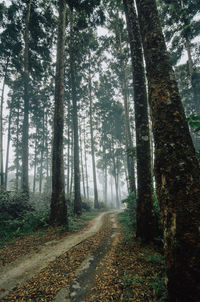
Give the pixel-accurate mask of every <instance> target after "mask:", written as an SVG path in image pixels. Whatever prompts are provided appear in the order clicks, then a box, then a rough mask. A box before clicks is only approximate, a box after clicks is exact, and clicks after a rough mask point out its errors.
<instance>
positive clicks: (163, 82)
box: [136, 0, 200, 302]
mask: <svg viewBox="0 0 200 302" xmlns="http://www.w3.org/2000/svg"><path fill="white" fill-rule="evenodd" d="M136 3H137V9H138V15H139V24H140V31H141V35H142V42H143V48H144V55H145V61H146V69H147V78H148V85H149V102H150V107H151V116H152V127H153V133H154V141H155V178H156V186H157V196H158V200H159V204H160V208H161V214H162V222H163V228H164V240H165V260H166V271H167V287H168V301H176V302H184V301H194V302H195V301H196V302H197V301H200V283H199V281H198V280H200V258H199V254H200V241H199V228H200V211H199V209H200V169H199V165H198V161H197V159H196V156H195V150H194V146H193V144H192V140H191V137H190V134H189V129H188V125H187V122H186V118H185V113H184V110H183V106H182V103H181V99H180V95H179V91H178V88H177V84H176V82H175V78H174V73H173V70H172V67H171V64H170V60H169V57H168V54H167V50H166V46H165V41H164V37H163V34H162V30H161V25H160V21H159V17H158V12H157V8H156V2H155V1H154V0H136Z"/></svg>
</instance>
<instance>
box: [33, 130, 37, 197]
mask: <svg viewBox="0 0 200 302" xmlns="http://www.w3.org/2000/svg"><path fill="white" fill-rule="evenodd" d="M37 132H38V129H37V128H36V132H35V148H34V149H35V151H34V168H33V195H35V191H36V177H37V175H36V174H37Z"/></svg>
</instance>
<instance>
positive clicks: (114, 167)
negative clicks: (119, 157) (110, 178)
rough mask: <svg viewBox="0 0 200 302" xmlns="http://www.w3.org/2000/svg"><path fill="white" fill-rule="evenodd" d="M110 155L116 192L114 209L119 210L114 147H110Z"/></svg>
mask: <svg viewBox="0 0 200 302" xmlns="http://www.w3.org/2000/svg"><path fill="white" fill-rule="evenodd" d="M110 151H111V154H112V160H113V171H114V180H115V192H116V208H117V209H119V207H120V206H119V190H118V176H117V167H116V159H115V153H114V145H113V143H112V145H111V150H110Z"/></svg>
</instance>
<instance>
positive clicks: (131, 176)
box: [117, 29, 136, 193]
mask: <svg viewBox="0 0 200 302" xmlns="http://www.w3.org/2000/svg"><path fill="white" fill-rule="evenodd" d="M117 35H118V38H119V39H118V40H119V52H120V58H121V59H120V65H121V76H122V81H121V86H122V94H123V100H124V111H125V133H126V152H127V169H128V187H129V192H130V193H131V192H134V193H136V187H135V163H134V158H133V156H132V155H131V153H132V152H131V151H132V149H133V140H132V135H131V130H130V118H129V95H128V85H127V76H126V67H125V64H124V59H123V51H122V37H121V32H120V29H117Z"/></svg>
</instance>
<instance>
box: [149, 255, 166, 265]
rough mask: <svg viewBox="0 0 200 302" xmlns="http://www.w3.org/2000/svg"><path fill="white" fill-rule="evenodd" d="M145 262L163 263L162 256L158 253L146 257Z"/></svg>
mask: <svg viewBox="0 0 200 302" xmlns="http://www.w3.org/2000/svg"><path fill="white" fill-rule="evenodd" d="M146 261H147V262H152V263H159V264H161V265H164V264H165V260H164V257H163V256H162V255H160V254H154V255H151V256H149V257H147V258H146Z"/></svg>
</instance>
